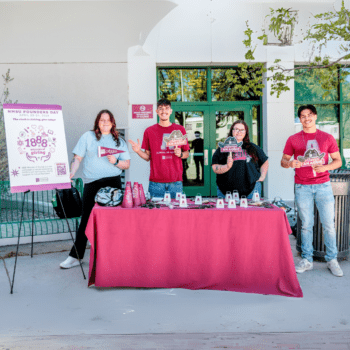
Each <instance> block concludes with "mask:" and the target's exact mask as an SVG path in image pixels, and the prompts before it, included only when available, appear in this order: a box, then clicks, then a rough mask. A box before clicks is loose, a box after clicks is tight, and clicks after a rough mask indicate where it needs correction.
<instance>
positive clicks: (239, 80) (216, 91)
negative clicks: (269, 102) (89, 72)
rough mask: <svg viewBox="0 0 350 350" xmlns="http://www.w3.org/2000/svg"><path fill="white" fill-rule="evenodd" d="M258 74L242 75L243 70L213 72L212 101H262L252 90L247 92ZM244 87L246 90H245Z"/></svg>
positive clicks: (223, 69)
mask: <svg viewBox="0 0 350 350" xmlns="http://www.w3.org/2000/svg"><path fill="white" fill-rule="evenodd" d="M256 74H257V73H256V72H253V71H249V70H248V71H247V72H244V74H242V73H241V69H240V68H238V67H235V68H217V69H212V70H211V96H212V101H252V100H254V101H256V100H259V99H260V96H257V95H256V94H255V93H254V91H253V90H252V89H251V88H248V90H247V91H245V88H246V87H247V86H248V81H249V80H251V78H252V75H254V76H256ZM243 87H244V88H243Z"/></svg>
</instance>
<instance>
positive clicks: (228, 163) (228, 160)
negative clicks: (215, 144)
mask: <svg viewBox="0 0 350 350" xmlns="http://www.w3.org/2000/svg"><path fill="white" fill-rule="evenodd" d="M232 165H233V158H232V156H231V155H230V156H228V157H227V166H228V168H229V169H231V168H232Z"/></svg>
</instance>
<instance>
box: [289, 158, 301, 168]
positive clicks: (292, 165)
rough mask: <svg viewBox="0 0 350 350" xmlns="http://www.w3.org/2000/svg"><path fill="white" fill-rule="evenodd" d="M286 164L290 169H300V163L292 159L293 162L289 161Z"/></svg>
mask: <svg viewBox="0 0 350 350" xmlns="http://www.w3.org/2000/svg"><path fill="white" fill-rule="evenodd" d="M288 164H289V166H290V167H291V168H301V164H302V163H301V162H299V161H298V160H296V159H294V160H291V161H290V162H289V163H288Z"/></svg>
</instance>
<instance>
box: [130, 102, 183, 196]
mask: <svg viewBox="0 0 350 350" xmlns="http://www.w3.org/2000/svg"><path fill="white" fill-rule="evenodd" d="M156 112H157V114H158V117H159V123H158V124H155V125H152V126H150V127H148V128H147V129H146V130H145V132H144V134H143V140H142V146H141V144H140V140H139V139H138V140H137V143H136V142H134V141H132V140H129V142H130V144H131V146H132V149H133V151H134V152H135V153H137V154H138V155H139V156H140V157H141V158H142V159H144V160H146V161H147V162H150V168H151V173H150V178H149V180H150V182H149V192H150V194H151V196H152V197H163V196H164V193H165V192H170V195H171V197H172V198H175V195H176V192H181V193H182V173H183V171H182V159H186V158H188V156H189V149H190V148H189V145H188V142H187V143H186V145H182V146H179V147H175V148H174V147H167V145H166V143H165V141H164V137H169V136H170V134H171V133H172V132H173V131H174V130H179V131H180V132H181V134H182V135H185V134H186V130H185V128H184V127H183V126H181V125H178V124H175V123H171V122H170V120H169V118H170V115H171V113H172V109H171V103H170V101H169V100H167V99H161V100H159V101H158V102H157V110H156ZM141 148H142V149H144V151H143V150H142V149H141Z"/></svg>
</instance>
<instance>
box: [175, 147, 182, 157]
mask: <svg viewBox="0 0 350 350" xmlns="http://www.w3.org/2000/svg"><path fill="white" fill-rule="evenodd" d="M174 153H175V155H176V157H181V148H179V147H175V149H174Z"/></svg>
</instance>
